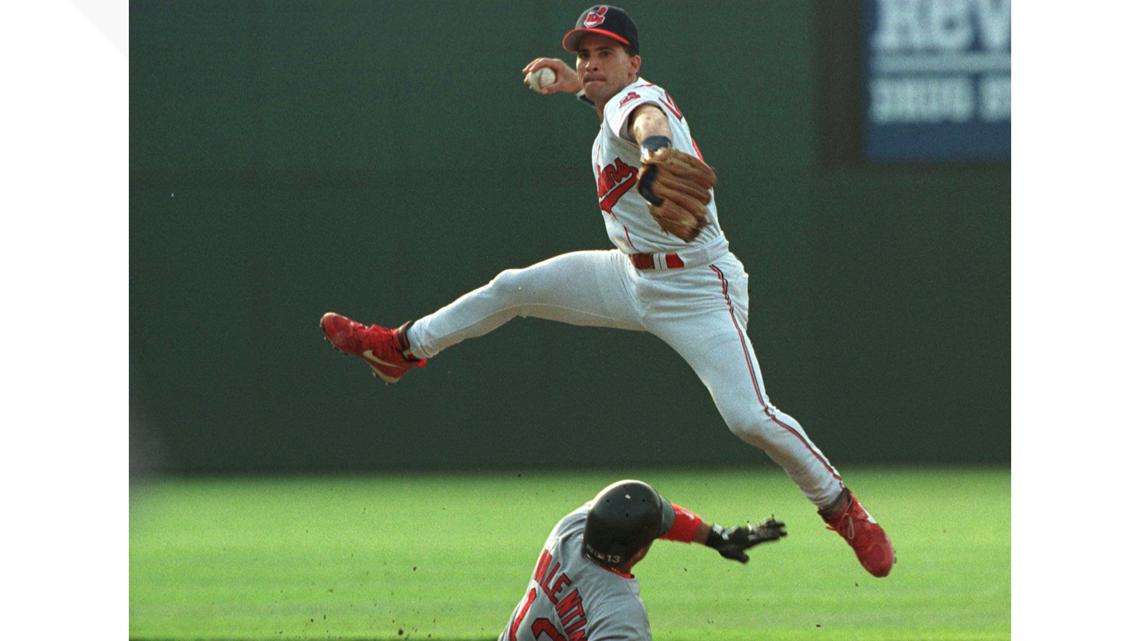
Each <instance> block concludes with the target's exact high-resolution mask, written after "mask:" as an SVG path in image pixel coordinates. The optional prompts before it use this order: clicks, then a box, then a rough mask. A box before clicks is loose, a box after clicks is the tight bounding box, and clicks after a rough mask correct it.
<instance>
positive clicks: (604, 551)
mask: <svg viewBox="0 0 1140 641" xmlns="http://www.w3.org/2000/svg"><path fill="white" fill-rule="evenodd" d="M675 516H676V515H675V514H674V513H673V505H672V504H671V503H669V501H667V500H665V499H664V498H663V497H662V496H661V495H660V494H658V493H657V490H655V489H653V488H652V487H651V486H650V485H649V484H648V483H643V482H641V481H635V480H632V479H629V480H625V481H618V482H617V483H611V484H610V485H607V486H606V487H605V488H604V489H602V491H601V492H598V495H597V496H595V497H594V501H593V503H591V505H590V510H589V512H587V513H586V535H585V537H584V539H583V541H582V547H583V548H584V550H585V553H586V556H588V557H590V558H591V559H594V560H595V561H597V562H598V563H601V564H602V565H608V566H618V565H621V564H623V563H625V562H626V561H628V560H629V559H631V558H632V557H633V555H634V554H635V553H636V552H637V551H638V550H640V549H641V548H642V547H644V546H645V545H647V544H648V543H649V542H650V541H652V540H653V539H656V538H657V537H659V536H661V535H662V534H664V533H666V532H668V531H669V529H670V528H672V527H673V519H674V518H675Z"/></svg>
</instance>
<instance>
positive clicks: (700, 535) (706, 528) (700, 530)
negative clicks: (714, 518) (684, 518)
mask: <svg viewBox="0 0 1140 641" xmlns="http://www.w3.org/2000/svg"><path fill="white" fill-rule="evenodd" d="M709 532H712V526H710V525H709V524H708V523H701V524H700V525H698V526H697V532H696V533H695V534H693V543H700V544H701V545H705V544H707V543H708V540H709Z"/></svg>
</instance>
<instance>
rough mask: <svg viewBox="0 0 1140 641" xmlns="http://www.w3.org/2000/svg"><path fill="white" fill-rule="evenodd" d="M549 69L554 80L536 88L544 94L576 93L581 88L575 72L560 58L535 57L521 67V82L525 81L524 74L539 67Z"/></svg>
mask: <svg viewBox="0 0 1140 641" xmlns="http://www.w3.org/2000/svg"><path fill="white" fill-rule="evenodd" d="M543 68H546V69H550V70H551V71H553V72H554V82H552V83H550V84H548V85H546V86H545V87H542V88H541V89H539V90H538V92H539V93H541V94H542V95H544V96H549V95H550V94H555V93H577V92H579V91H581V90H582V83H581V82H579V81H578V76H577V74H575V73H574V69H572V68H571V67H570V65H568V64H566V61H565V60H562V59H560V58H535V59H534V60H531V61H530V62H528V63H527V65H526V66H525V67H523V68H522V74H523V83H524V84H525V83H526V75H527V74H528V73H530V72H532V71H538V70H539V69H543Z"/></svg>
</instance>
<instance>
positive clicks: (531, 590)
mask: <svg viewBox="0 0 1140 641" xmlns="http://www.w3.org/2000/svg"><path fill="white" fill-rule="evenodd" d="M786 534H787V533H786V532H785V531H784V524H783V523H781V522H779V521H777V520H775V519H774V518H773V519H768V520H767V521H766V522H764V523H763V524H761V525H743V526H740V527H734V528H729V529H726V528H724V527H721V526H719V525H716V524H715V523H705V522H704V521H703V520H702V519H701V517H699V516H697V515H696V514H694V513H692V512H690V511H689V510H687V509H685V508H683V507H681V506H680V505H677V504H676V503H670V502H669V501H667V500H665V499H664V498H663V497H662V496H661V495H659V494H658V493H657V491H656V490H654V489H653V488H652V487H651V486H650V485H648V484H647V483H643V482H641V481H635V480H625V481H618V482H616V483H612V484H610V485H608V486H606V487H605V488H604V489H602V491H600V492H598V494H597V496H595V497H594V499H593V500H592V501H589V502H587V503H586V504H585V505H583V506H581V507H579V508H578V509H576V510H574V511H573V512H571V513H569V514H567V515H566V516H564V517H562V519H561V520H559V521H558V523H557V524H556V525H555V526H554V529H553V530H551V531H550V536H548V537H547V538H546V543H545V544H543V546H542V552H541V553H540V554H539V557H538V562H537V563H536V564H535V566H534V572H533V573H531V577H530V580H529V582H528V583H527V590H526V592H525V593H524V594H523V597H522V600H521V601H519V604H518V605H517V606H515V610H514V612H512V613H511V618H510V620H509V621H508V622H507V625H506V627H505V628H503V632H502V633H501V634H500V635H499V641H521V640H525V641H531V640H532V639H533V640H538V639H541V638H542V635H543V634H545V635H546V637H547V638H549V639H551V641H574V640H575V639H577V640H584V639H606V640H612V641H619V640H630V641H633V640H637V641H648V640H650V639H652V638H653V635H652V634H650V632H649V617H648V616H647V615H646V612H645V604H644V603H643V602H642V600H641V594H640V592H641V586H640V585H639V584H638V582H637V579H636V578H635V577H634V576H633V574H632V573H631V571H632V569H633V566H634V565H636V564H637V562H638V561H640V560H641V559H643V558H645V555H646V554H648V553H649V548H650V546H652V545H653V541H654V540H655V539H658V538H661V539H667V540H670V541H679V542H682V543H703V544H704V545H707V546H709V547H711V548H713V549H715V550H716V551H717V552H719V553H720V555H721V556H723V557H724V558H726V559H732V560H735V561H740V562H741V563H747V562H748V554H747V553H746V552H745V550H747V549H749V548H751V547H752V546H754V545H759V544H760V543H765V542H768V541H778V540H780V538H781V537H783V536H786Z"/></svg>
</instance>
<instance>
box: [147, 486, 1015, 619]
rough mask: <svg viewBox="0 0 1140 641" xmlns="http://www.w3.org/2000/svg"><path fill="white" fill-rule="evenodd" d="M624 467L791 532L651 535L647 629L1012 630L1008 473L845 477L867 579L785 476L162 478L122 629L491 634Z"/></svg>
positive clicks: (707, 512)
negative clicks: (745, 558) (857, 507)
mask: <svg viewBox="0 0 1140 641" xmlns="http://www.w3.org/2000/svg"><path fill="white" fill-rule="evenodd" d="M627 476H632V477H636V478H641V479H642V480H645V481H648V482H650V483H652V484H653V485H655V486H656V487H657V488H658V489H659V490H660V491H661V492H662V493H663V494H664V495H665V496H667V497H668V498H670V499H671V500H673V501H676V502H678V503H681V504H683V505H685V506H686V507H689V508H691V509H693V510H695V511H696V512H697V513H698V514H701V515H702V516H704V517H706V518H707V519H710V520H714V521H717V522H720V523H723V524H733V523H736V522H738V521H740V522H743V521H745V520H752V521H755V520H757V519H760V518H762V517H766V516H768V515H769V514H775V515H776V516H778V517H780V518H781V519H783V520H784V521H785V522H786V523H787V524H788V533H789V534H788V537H787V538H786V539H784V540H782V541H780V542H779V543H776V544H774V545H771V546H767V547H762V548H758V549H756V550H755V551H754V553H753V555H752V557H753V558H752V562H751V563H749V564H748V565H746V566H742V565H739V564H736V563H732V562H729V561H725V560H723V559H721V558H720V557H719V556H718V555H717V554H716V553H715V552H713V551H712V550H710V549H708V548H705V547H703V546H693V545H682V544H677V543H670V542H667V541H662V542H659V543H658V544H656V545H655V546H654V548H653V551H652V552H651V554H650V555H649V556H648V557H647V558H646V559H645V560H644V561H643V562H642V563H640V564H639V565H638V566H637V567H636V568H635V570H634V571H635V573H636V574H637V576H638V578H639V579H640V581H641V588H642V597H643V599H644V600H645V604H646V607H647V609H648V611H649V619H650V622H651V624H652V626H653V634H654V638H656V639H658V640H659V641H670V640H673V641H679V640H688V639H693V640H697V639H728V640H731V639H740V640H744V639H747V640H750V641H751V640H757V639H764V640H801V639H802V640H808V639H810V640H813V641H827V640H836V641H838V640H843V641H861V640H867V641H871V640H892V641H924V640H932V641H933V640H962V641H966V640H969V641H984V640H987V639H1009V638H1010V474H1009V469H1008V468H998V469H957V468H946V469H926V470H910V469H908V470H874V469H848V470H845V479H846V480H847V482H848V483H849V484H850V485H851V487H852V488H854V489H855V490H856V492H857V493H858V494H859V495H860V496H861V498H863V499H864V502H865V504H866V505H867V506H868V508H869V509H870V510H871V511H872V513H873V514H874V515H875V516H876V518H878V520H879V521H880V522H881V523H883V524H884V526H885V527H886V528H887V530H888V532H889V533H890V534H891V537H892V539H893V541H894V543H895V546H896V548H897V550H898V556H899V563H898V565H897V566H896V567H895V570H894V572H893V573H892V574H891V576H890V577H888V578H886V579H874V578H873V577H871V576H870V575H868V574H866V573H865V572H864V571H863V569H862V568H861V567H860V566H859V564H858V562H857V561H856V560H855V557H854V555H853V554H852V553H851V551H850V549H849V548H848V547H847V545H846V544H844V543H843V542H842V541H841V540H840V539H839V537H838V536H837V535H836V534H834V533H832V532H830V531H828V530H825V529H824V527H823V524H822V522H821V521H820V520H819V518H818V517H817V516H816V514H815V512H814V510H813V508H812V506H811V505H810V504H809V503H808V502H807V501H806V500H805V499H804V498H803V497H802V496H801V495H800V494H799V490H798V489H797V488H796V487H795V486H794V485H793V484H792V482H791V481H790V480H789V479H788V478H787V477H786V476H784V475H783V473H782V472H778V471H773V470H772V469H771V468H764V470H762V471H755V470H751V471H743V470H734V471H729V472H706V471H655V470H637V471H630V470H625V471H624V473H621V472H619V473H609V474H607V473H599V472H590V473H581V474H557V475H539V474H536V473H532V472H523V473H521V474H503V475H489V474H488V475H458V476H426V475H411V476H390V477H341V478H335V477H323V478H288V479H239V480H179V481H164V482H152V483H149V484H145V485H141V486H136V487H135V488H134V490H133V491H132V497H131V522H130V636H131V638H132V639H140V640H142V639H147V640H153V639H170V640H180V641H181V640H187V641H188V640H192V639H250V640H271V639H400V640H404V639H413V640H414V639H434V640H444V641H447V640H452V639H456V640H458V639H480V640H491V639H495V638H496V637H497V635H498V633H499V631H500V630H501V628H502V626H503V624H504V623H505V622H506V620H507V618H508V616H509V615H510V612H511V609H512V608H513V607H514V605H515V603H516V602H517V600H518V599H519V597H520V596H522V592H523V588H524V586H525V584H526V580H527V576H528V574H529V572H530V571H531V570H532V568H533V565H534V561H535V559H536V558H537V554H538V551H539V547H540V546H541V544H542V542H543V540H544V539H545V537H546V534H547V533H548V531H549V529H550V527H551V526H552V525H553V524H554V522H555V521H556V520H557V519H558V518H559V517H561V516H562V515H563V514H564V513H566V512H568V511H570V510H571V509H573V508H574V507H576V506H578V505H579V504H581V503H583V502H584V501H586V500H587V499H589V498H590V497H591V496H592V495H593V493H594V492H595V491H597V490H598V489H600V488H601V487H602V486H604V485H605V484H606V483H608V482H610V481H613V480H617V479H618V478H623V477H627Z"/></svg>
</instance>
